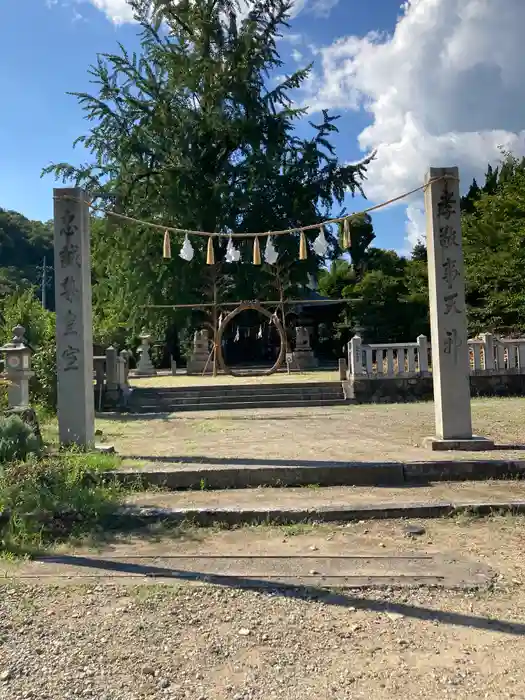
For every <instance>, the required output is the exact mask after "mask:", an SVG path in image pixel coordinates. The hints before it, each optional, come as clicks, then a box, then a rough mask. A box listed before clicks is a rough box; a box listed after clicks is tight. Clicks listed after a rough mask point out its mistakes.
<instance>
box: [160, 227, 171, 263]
mask: <svg viewBox="0 0 525 700" xmlns="http://www.w3.org/2000/svg"><path fill="white" fill-rule="evenodd" d="M162 257H163V258H164V260H169V259H170V258H171V241H170V232H169V231H164V244H163V246H162Z"/></svg>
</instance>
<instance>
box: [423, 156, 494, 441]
mask: <svg viewBox="0 0 525 700" xmlns="http://www.w3.org/2000/svg"><path fill="white" fill-rule="evenodd" d="M436 178H441V179H436ZM426 183H427V184H428V183H430V184H428V187H427V189H426V191H425V209H426V217H427V249H428V284H429V300H430V327H431V335H432V338H431V343H432V377H433V383H434V406H435V420H436V438H435V439H430V446H431V447H433V449H487V441H484V440H481V439H480V438H473V437H472V417H471V409H470V365H469V350H468V331H467V313H466V304H465V278H464V266H463V250H462V242H461V218H460V197H459V172H458V169H457V168H430V172H429V174H428V177H427V179H426ZM475 443H481V444H475Z"/></svg>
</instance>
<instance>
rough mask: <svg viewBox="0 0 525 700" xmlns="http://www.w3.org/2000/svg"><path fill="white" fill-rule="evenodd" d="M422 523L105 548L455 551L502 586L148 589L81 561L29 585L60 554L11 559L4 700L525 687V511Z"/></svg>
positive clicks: (384, 694)
mask: <svg viewBox="0 0 525 700" xmlns="http://www.w3.org/2000/svg"><path fill="white" fill-rule="evenodd" d="M414 524H415V525H418V524H419V525H422V527H423V528H424V533H423V534H421V535H419V536H417V537H408V536H407V533H406V529H405V528H406V523H405V522H402V521H389V522H366V523H354V524H350V525H348V526H290V527H281V528H262V527H259V528H243V529H240V530H232V531H214V530H195V529H188V530H176V531H172V532H171V533H168V532H159V533H157V535H156V536H154V535H153V534H151V535H150V536H149V537H142V538H137V537H133V538H128V539H119V540H116V541H114V542H113V543H112V544H111V543H107V544H106V547H105V549H104V550H103V552H100V553H99V554H100V555H102V554H104V555H106V556H111V557H113V558H114V559H115V558H116V559H117V560H118V559H122V560H126V558H129V557H135V559H136V560H139V561H143V560H147V561H150V560H153V561H155V562H157V563H159V562H162V557H163V556H164V557H165V558H169V557H170V556H175V555H180V554H184V553H185V554H190V555H191V554H193V555H194V556H196V557H198V556H201V557H202V556H203V555H206V554H210V555H213V556H217V555H225V554H229V555H230V556H239V555H242V554H246V553H249V554H251V555H273V556H276V555H281V556H283V557H284V559H283V561H284V562H285V564H283V565H284V566H286V562H287V560H288V559H293V557H297V556H311V557H312V556H313V557H322V556H324V555H333V556H341V555H345V556H348V555H351V554H360V555H363V554H370V555H371V556H373V555H374V554H375V555H376V556H379V555H382V556H385V555H393V556H396V557H398V560H399V562H401V561H402V560H401V559H400V558H399V557H402V556H408V555H409V554H415V555H418V554H419V555H428V554H441V555H447V554H448V555H449V556H450V557H453V556H455V557H456V558H458V559H461V560H468V561H471V562H472V565H473V567H474V566H475V565H478V564H482V565H486V566H490V567H491V568H492V570H493V573H494V579H493V582H492V584H491V585H489V586H485V587H483V588H482V589H479V590H470V591H469V590H440V589H432V588H431V589H429V588H417V589H414V588H410V587H399V588H386V589H384V588H383V589H382V590H377V589H373V588H372V589H365V590H345V591H338V592H334V591H332V592H331V593H327V592H324V591H322V590H321V589H320V588H315V589H312V588H299V589H297V590H293V591H292V590H287V589H284V588H283V587H279V586H273V587H271V588H267V589H265V590H259V591H255V590H242V589H241V588H240V587H239V586H237V585H236V583H235V579H234V577H232V580H230V581H229V583H228V584H224V585H209V584H188V583H184V582H183V581H179V582H177V581H173V582H172V583H171V584H170V585H156V584H154V583H152V582H151V580H148V581H147V582H144V584H141V585H139V584H140V579H137V578H136V577H135V578H133V579H129V580H127V579H126V580H123V579H120V580H118V581H117V580H115V579H113V580H111V579H108V578H107V577H106V578H104V577H102V578H101V579H99V580H93V581H87V582H86V579H80V580H77V579H75V577H74V573H73V574H71V571H69V570H68V573H69V575H70V576H71V577H70V578H65V576H64V575H63V572H62V575H61V570H60V568H59V567H55V568H54V570H53V572H52V576H51V577H50V578H44V577H42V578H40V579H39V578H38V573H36V575H37V578H34V579H30V580H29V581H28V580H26V581H22V580H16V579H12V578H10V577H9V576H10V574H13V573H14V572H15V570H17V571H18V572H23V571H25V572H26V573H27V572H28V571H29V570H31V571H33V573H34V572H35V571H36V572H38V571H40V572H41V574H42V573H43V572H44V570H45V566H46V565H44V564H36V563H33V564H25V563H22V564H20V565H18V566H15V565H13V564H9V565H7V564H6V575H7V578H5V579H4V584H3V586H2V588H1V589H0V698H6V700H7V698H13V699H14V700H24V699H26V698H32V699H35V700H36V699H37V698H38V700H51V699H53V700H66V699H67V700H73V698H75V700H76V698H84V697H86V698H97V699H100V700H165V699H169V700H182V699H190V698H191V700H263V699H264V700H278V699H279V700H280V699H282V700H292V699H293V700H297V699H300V700H319V699H320V698H322V699H323V700H325V699H326V700H342V699H345V700H347V699H348V700H350V699H352V700H353V699H355V698H360V699H366V700H371V699H372V698H373V699H376V698H378V699H385V700H387V699H388V700H406V698H425V699H427V700H434V699H435V700H439V699H441V698H443V697H445V698H447V697H450V698H454V699H456V700H474V699H476V700H478V699H479V698H490V699H491V700H492V699H499V698H523V697H525V675H524V674H523V667H524V664H525V643H524V639H523V636H524V635H525V624H524V611H525V588H524V586H525V559H524V557H523V555H522V552H523V532H524V530H523V527H524V524H525V521H524V520H523V519H522V518H520V517H505V518H503V517H494V518H490V519H469V518H462V519H458V520H454V521H452V520H435V521H426V522H422V523H414ZM67 552H69V553H71V552H70V550H63V553H67ZM76 553H77V554H84V555H89V554H91V555H92V554H93V553H94V550H93V549H92V548H87V549H86V548H83V549H79V550H77V551H76ZM308 566H310V565H308ZM398 566H401V564H399V563H398ZM28 567H29V568H28ZM39 567H40V569H39ZM42 567H44V568H42ZM8 570H9V573H8ZM181 578H182V577H181ZM79 581H80V582H79ZM82 584H83V585H82Z"/></svg>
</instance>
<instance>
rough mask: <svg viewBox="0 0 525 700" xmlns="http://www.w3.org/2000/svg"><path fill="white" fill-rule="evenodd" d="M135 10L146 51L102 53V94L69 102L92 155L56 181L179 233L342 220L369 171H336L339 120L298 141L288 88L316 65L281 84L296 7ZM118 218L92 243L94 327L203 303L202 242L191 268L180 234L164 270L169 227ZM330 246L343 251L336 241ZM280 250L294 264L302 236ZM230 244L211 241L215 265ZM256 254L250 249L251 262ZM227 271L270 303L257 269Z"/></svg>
mask: <svg viewBox="0 0 525 700" xmlns="http://www.w3.org/2000/svg"><path fill="white" fill-rule="evenodd" d="M130 4H131V6H132V7H133V9H134V11H135V15H136V19H137V20H138V22H139V25H140V28H141V50H140V52H139V53H138V54H129V53H128V51H127V50H126V48H125V47H124V46H122V45H120V50H119V52H118V53H115V54H104V55H100V56H98V59H97V62H96V64H95V65H94V66H92V68H91V74H92V77H93V82H94V84H95V85H96V86H97V91H96V94H85V93H73V94H74V95H76V97H77V98H78V100H79V103H80V105H81V106H82V108H83V109H84V111H85V113H86V117H87V118H88V119H89V120H90V121H91V123H92V127H91V129H90V131H89V133H88V134H86V135H83V136H81V137H80V138H79V139H78V141H79V142H80V143H82V144H83V145H84V146H85V147H86V148H87V149H88V151H90V153H91V159H90V160H89V162H87V163H86V164H85V165H82V166H81V167H73V166H71V165H68V164H66V163H59V164H55V165H53V166H51V167H50V168H48V169H47V171H52V172H54V173H55V174H56V175H58V176H59V177H60V178H63V179H64V180H68V181H71V180H73V181H74V182H75V183H76V184H77V185H81V186H83V187H85V188H87V189H88V190H89V191H90V193H91V196H92V197H93V198H94V200H95V202H96V203H97V204H98V205H100V206H102V207H103V208H106V209H107V208H109V209H111V210H113V211H115V212H118V213H125V214H126V215H128V216H132V217H136V218H139V219H142V220H148V221H154V222H159V223H160V222H162V223H163V224H166V225H170V226H173V227H177V228H185V229H186V228H187V229H192V230H202V231H211V232H229V231H237V232H241V233H242V232H253V231H268V230H277V229H285V228H290V227H295V226H300V225H308V224H314V223H317V222H320V221H321V220H323V219H324V218H326V217H327V216H328V215H329V214H330V212H331V211H332V209H333V207H334V205H335V206H336V207H337V206H339V209H338V210H337V211H336V214H339V213H343V209H342V208H341V207H342V202H343V198H344V196H345V194H346V193H347V192H348V191H351V192H352V193H354V192H356V191H361V185H360V182H361V181H362V179H363V177H364V173H365V169H366V162H363V163H361V164H358V165H342V164H340V163H339V161H338V159H337V156H336V154H335V151H334V148H333V146H332V144H331V140H330V137H331V136H332V134H333V133H334V132H336V131H337V127H336V124H335V121H336V117H334V116H332V115H330V114H329V113H328V112H326V111H325V112H323V113H322V117H321V119H320V121H319V123H314V122H310V126H311V136H310V137H308V138H305V137H303V138H300V137H299V136H298V135H297V134H296V132H295V125H296V124H297V123H298V121H299V120H301V119H303V118H304V116H305V110H303V109H300V108H298V107H296V106H294V104H293V102H292V91H293V90H295V89H297V88H300V86H301V85H302V84H303V83H304V81H305V80H306V79H307V77H308V74H309V68H308V67H307V68H304V69H302V70H299V71H297V72H296V73H294V74H293V75H290V76H287V77H286V78H285V79H281V80H278V79H277V75H278V74H279V73H280V72H282V61H281V59H280V57H279V53H278V50H277V39H278V38H279V36H280V32H281V30H282V29H283V28H285V27H286V21H287V18H288V16H289V11H290V8H291V5H292V3H291V1H290V0H254V1H253V2H252V3H251V9H250V11H249V13H248V14H247V15H242V14H241V12H240V9H239V7H238V4H237V2H236V0H179V2H160V1H153V0H130ZM109 221H110V224H111V225H109V226H104V227H101V226H99V227H95V233H94V236H93V239H94V240H93V245H94V274H95V278H96V280H97V285H96V288H95V293H94V304H95V313H96V315H97V316H98V317H101V316H104V315H106V317H108V316H111V319H112V321H111V323H113V324H115V323H117V324H118V323H127V324H128V325H129V326H131V327H134V329H135V330H136V329H137V324H139V323H142V322H148V323H149V324H150V327H151V326H153V322H154V320H157V321H158V324H157V327H160V326H162V325H165V321H166V320H167V319H166V316H165V315H163V316H161V315H159V314H158V313H155V314H153V315H152V314H151V313H150V314H146V313H145V312H144V311H143V310H140V309H139V307H140V305H141V304H166V303H175V302H192V301H199V300H200V299H201V298H202V296H201V290H200V282H199V277H200V274H201V272H202V265H203V264H204V252H203V248H204V243H205V239H198V238H193V239H192V243H193V245H194V247H195V248H196V254H195V258H194V260H193V262H192V263H190V264H189V263H186V262H182V261H181V260H180V259H179V257H178V255H177V251H178V247H179V246H180V244H181V243H182V237H181V236H178V237H173V239H172V245H173V247H174V253H175V255H174V257H173V259H172V260H171V261H168V262H163V261H162V260H161V255H160V251H161V247H162V231H160V232H159V231H156V230H152V229H151V228H148V227H144V226H140V225H128V224H126V225H123V224H121V223H120V222H119V221H118V220H116V219H115V218H111V219H110V220H109ZM316 234H317V232H315V231H314V232H312V234H311V235H310V236H309V237H310V240H311V239H312V238H313V237H315V235H316ZM326 236H327V239H328V240H329V243H330V247H331V250H332V251H336V250H337V248H338V244H337V232H335V231H334V232H333V231H331V230H327V231H326ZM261 244H262V245H264V239H262V240H261ZM275 244H276V247H277V248H278V249H279V251H280V252H281V254H282V255H283V256H285V257H286V255H288V257H290V256H292V257H295V258H297V250H298V240H297V238H296V237H293V236H286V237H281V238H278V239H276V240H275ZM224 246H225V243H224V242H220V243H219V242H218V241H217V240H216V241H215V253H216V257H217V258H219V257H222V256H223V254H224ZM251 246H252V242H251V241H250V242H247V243H245V244H243V245H242V246H241V247H242V255H243V259H244V260H245V261H246V260H248V261H249V260H250V259H251ZM329 255H330V253H329ZM320 263H321V260H320V259H319V258H318V257H316V256H315V255H313V254H311V255H310V256H309V258H308V260H307V261H305V262H302V263H298V264H297V265H295V266H293V272H292V277H293V279H292V282H294V283H295V284H300V283H302V282H304V281H305V280H306V278H307V274H308V273H309V272H310V273H311V272H314V271H316V270H317V269H318V267H319V265H320ZM226 274H228V275H229V276H230V277H233V280H234V283H235V284H234V285H233V291H232V292H231V293H232V295H234V296H235V295H236V294H243V296H244V298H246V297H247V296H255V295H257V294H262V293H264V287H265V282H268V279H267V277H268V276H265V274H264V270H262V269H261V270H259V269H257V268H254V267H253V266H252V265H246V264H238V265H236V264H233V265H228V269H227V272H226ZM231 287H232V285H230V288H231ZM110 309H111V311H110ZM130 312H131V320H130V321H127V320H126V321H125V320H124V319H125V318H126V319H127V318H128V317H129V315H130ZM119 315H120V321H119V318H118V317H119ZM173 318H174V317H173V315H171V319H172V320H173Z"/></svg>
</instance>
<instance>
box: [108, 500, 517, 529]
mask: <svg viewBox="0 0 525 700" xmlns="http://www.w3.org/2000/svg"><path fill="white" fill-rule="evenodd" d="M461 513H469V514H473V515H479V516H482V515H491V514H492V513H500V514H505V513H513V514H523V513H525V501H515V502H509V501H504V502H495V503H484V502H468V503H447V502H440V503H406V504H403V505H399V504H387V503H385V504H379V505H373V506H368V505H363V506H349V507H347V508H345V507H341V506H334V507H331V506H324V507H321V508H316V509H313V510H312V509H308V508H273V509H271V510H268V509H257V508H156V507H149V506H140V505H139V506H124V507H123V508H121V509H119V511H118V512H117V514H116V515H115V516H114V517H115V518H116V519H117V520H124V521H127V522H131V523H132V524H136V525H143V526H144V525H149V524H153V523H158V522H165V523H171V524H182V523H191V524H194V525H200V526H211V525H216V524H223V525H229V526H234V525H264V524H272V525H292V524H298V523H305V522H315V523H335V522H350V521H356V520H357V521H359V520H386V519H393V518H424V519H430V518H442V517H451V516H454V515H459V514H461Z"/></svg>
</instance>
